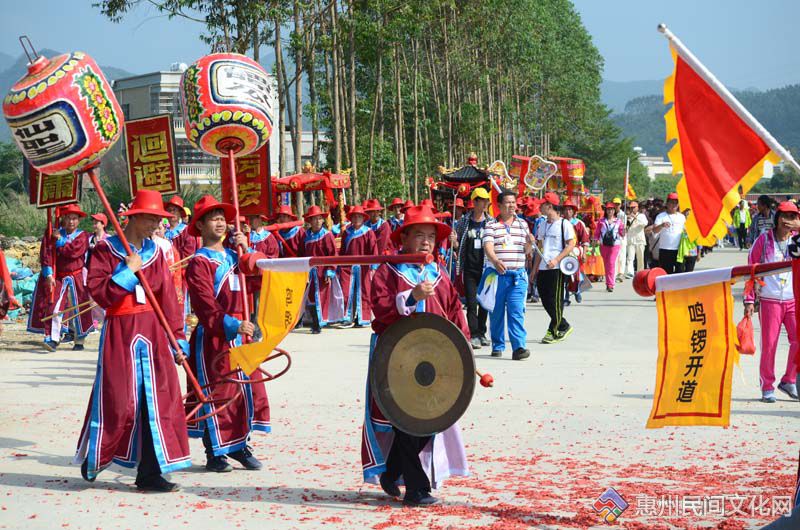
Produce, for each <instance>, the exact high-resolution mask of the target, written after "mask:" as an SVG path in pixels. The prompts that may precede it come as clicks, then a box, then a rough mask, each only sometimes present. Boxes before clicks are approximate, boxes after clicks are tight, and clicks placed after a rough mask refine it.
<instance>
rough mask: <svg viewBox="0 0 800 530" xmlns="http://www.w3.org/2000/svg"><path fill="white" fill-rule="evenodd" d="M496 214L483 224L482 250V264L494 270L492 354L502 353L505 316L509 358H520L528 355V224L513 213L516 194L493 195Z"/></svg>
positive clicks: (517, 359)
mask: <svg viewBox="0 0 800 530" xmlns="http://www.w3.org/2000/svg"><path fill="white" fill-rule="evenodd" d="M497 202H498V205H499V207H500V214H499V215H498V216H497V219H496V220H492V221H490V222H489V223H487V224H486V228H485V229H484V231H483V250H484V254H485V256H486V266H487V267H492V268H494V269H495V270H496V271H497V294H496V297H495V305H494V311H492V312H491V313H490V316H489V322H490V327H491V334H492V357H500V356H502V355H503V350H505V348H506V344H505V327H506V325H505V324H506V322H505V321H506V319H507V320H508V338H509V341H510V342H511V348H512V354H511V358H512V359H514V360H515V361H520V360H522V359H525V358H527V357H530V354H531V353H530V352H529V351H528V350H527V349H526V348H525V341H526V339H527V333H526V331H525V295H526V294H527V292H528V273H527V271H526V270H525V263H526V261H527V256H528V255H530V254H531V252H532V251H533V246H532V242H533V237H532V236H531V232H530V230H529V229H528V224H527V223H526V222H525V221H524V220H522V219H520V218H519V217H517V216H516V214H515V212H516V208H517V195H516V194H515V193H514V192H512V191H507V190H504V191H502V192H501V193H500V195H499V196H498V197H497Z"/></svg>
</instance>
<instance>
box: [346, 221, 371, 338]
mask: <svg viewBox="0 0 800 530" xmlns="http://www.w3.org/2000/svg"><path fill="white" fill-rule="evenodd" d="M366 218H367V215H366V213H365V212H364V208H363V207H361V206H360V205H356V206H353V207H352V208H351V209H350V211H349V212H348V213H347V219H349V220H350V225H348V227H347V228H345V230H344V233H343V234H342V248H341V249H340V250H339V255H340V256H354V255H368V256H377V255H378V244H377V242H376V240H375V232H373V231H372V230H370V229H369V227H368V226H366V225H365V224H364V220H365V219H366ZM376 268H377V267H375V266H369V265H353V266H352V267H349V266H344V267H339V281H341V283H342V292H343V293H344V297H345V310H344V313H345V315H344V323H345V326H346V327H352V326H356V327H362V326H367V325H369V321H370V319H371V318H372V310H371V307H372V305H371V302H370V287H371V284H372V272H373V270H374V269H376Z"/></svg>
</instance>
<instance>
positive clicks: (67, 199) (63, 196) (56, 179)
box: [36, 173, 81, 208]
mask: <svg viewBox="0 0 800 530" xmlns="http://www.w3.org/2000/svg"><path fill="white" fill-rule="evenodd" d="M37 190H38V191H37V194H36V207H37V208H50V207H52V206H61V205H63V204H70V203H73V202H78V201H80V200H81V177H80V174H77V173H63V174H60V175H45V174H42V173H40V174H39V185H38V186H37Z"/></svg>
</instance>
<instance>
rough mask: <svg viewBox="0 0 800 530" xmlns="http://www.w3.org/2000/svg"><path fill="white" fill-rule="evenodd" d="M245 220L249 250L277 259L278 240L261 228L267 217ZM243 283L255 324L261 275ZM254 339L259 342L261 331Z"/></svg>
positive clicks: (254, 216) (251, 277) (252, 217)
mask: <svg viewBox="0 0 800 530" xmlns="http://www.w3.org/2000/svg"><path fill="white" fill-rule="evenodd" d="M247 220H248V221H249V223H250V225H249V226H250V232H249V233H248V234H247V236H248V239H249V241H250V250H251V251H252V252H261V253H262V254H264V255H265V256H266V257H268V258H277V257H278V256H279V255H280V252H281V249H280V246H279V245H278V238H276V237H275V236H274V235H273V234H272V233H271V232H270V231H269V230H266V229H265V228H264V226H263V222H264V221H266V220H267V217H266V216H265V215H250V216H248V218H247ZM234 250H236V249H234ZM245 283H247V292H248V293H249V294H250V295H251V298H252V300H253V304H251V308H252V309H251V311H252V312H253V318H252V321H253V322H254V323H255V321H256V318H255V317H256V316H257V315H258V300H259V294H260V293H261V275H260V274H256V275H252V276H248V277H247V278H246V279H245ZM256 325H257V324H256ZM254 338H255V339H256V340H260V338H261V330H259V329H256V332H255V336H254Z"/></svg>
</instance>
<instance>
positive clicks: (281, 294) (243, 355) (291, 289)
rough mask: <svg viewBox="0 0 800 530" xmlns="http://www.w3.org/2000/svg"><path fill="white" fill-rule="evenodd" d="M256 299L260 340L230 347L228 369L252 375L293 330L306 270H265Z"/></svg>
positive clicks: (301, 296)
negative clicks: (237, 368)
mask: <svg viewBox="0 0 800 530" xmlns="http://www.w3.org/2000/svg"><path fill="white" fill-rule="evenodd" d="M261 278H262V279H261V294H260V296H259V302H258V325H259V327H260V328H261V335H262V336H263V339H262V340H261V342H251V343H250V344H244V345H242V346H237V347H236V348H231V352H230V363H231V370H233V369H235V368H236V367H237V366H238V367H239V368H241V369H242V371H243V372H244V373H246V374H252V373H253V372H255V371H256V368H258V367H259V366H260V365H261V363H263V362H264V361H266V360H267V358H268V357H269V356H270V355H271V354H272V351H273V350H274V349H275V347H276V346H278V344H280V343H281V341H282V340H283V339H284V338H285V337H286V335H288V334H289V332H290V331H292V329H294V326H295V324H297V321H298V319H299V318H300V314H301V309H302V307H303V300H304V299H305V292H306V283H307V282H308V272H275V271H264V272H263V274H262V276H261Z"/></svg>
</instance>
